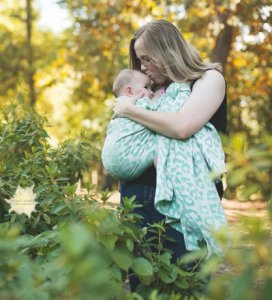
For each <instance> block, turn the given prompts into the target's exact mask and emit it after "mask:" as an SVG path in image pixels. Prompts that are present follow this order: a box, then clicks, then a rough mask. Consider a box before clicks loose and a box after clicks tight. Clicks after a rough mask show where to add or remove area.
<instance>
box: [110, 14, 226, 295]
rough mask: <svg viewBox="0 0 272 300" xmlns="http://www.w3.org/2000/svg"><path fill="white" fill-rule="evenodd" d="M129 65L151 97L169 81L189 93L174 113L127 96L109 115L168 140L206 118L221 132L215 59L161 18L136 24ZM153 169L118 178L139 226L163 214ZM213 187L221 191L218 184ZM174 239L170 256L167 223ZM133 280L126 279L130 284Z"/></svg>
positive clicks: (180, 246) (181, 249) (222, 98)
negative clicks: (146, 81)
mask: <svg viewBox="0 0 272 300" xmlns="http://www.w3.org/2000/svg"><path fill="white" fill-rule="evenodd" d="M130 67H131V68H132V69H136V70H141V71H142V72H143V73H145V74H146V75H147V76H149V77H150V79H151V80H152V82H153V85H154V86H153V91H154V96H153V100H156V99H159V97H160V96H161V94H162V93H163V92H164V91H165V89H166V88H167V87H168V86H169V84H170V83H172V82H189V83H190V84H191V90H192V93H191V95H190V96H189V98H188V100H187V101H186V103H185V104H184V105H183V106H182V108H181V109H180V110H179V111H178V112H154V111H148V110H145V109H143V108H141V107H137V106H135V103H133V102H129V101H118V100H117V102H116V105H115V109H114V117H126V118H129V119H131V120H133V121H135V122H138V123H140V124H142V125H143V126H145V127H147V128H149V129H151V130H153V131H155V132H157V133H159V134H161V135H165V136H168V137H170V138H173V139H186V138H187V137H190V136H192V135H193V134H195V133H196V132H197V131H198V130H199V129H200V128H202V127H203V126H204V125H205V124H206V123H207V122H210V123H212V124H213V126H214V127H215V128H216V129H217V130H218V131H221V132H225V131H226V84H225V80H224V77H223V75H222V74H221V67H220V65H219V64H218V63H205V62H203V61H202V60H201V58H200V56H199V54H198V52H197V51H196V50H195V49H194V48H193V47H191V46H190V45H189V44H188V43H187V42H186V41H185V40H184V38H183V37H182V35H181V34H180V32H179V31H178V30H177V28H176V27H175V26H174V25H172V24H171V23H169V22H168V21H165V20H155V21H152V22H150V23H148V24H146V25H144V26H143V27H141V28H140V29H139V30H138V31H137V32H136V33H135V35H134V37H133V38H132V40H131V42H130ZM155 188H156V170H155V168H154V167H151V168H150V169H148V170H147V171H146V172H145V173H144V174H143V175H142V176H140V177H139V178H137V179H135V180H133V181H130V182H121V188H120V192H121V199H122V198H123V197H125V196H127V197H130V196H133V195H136V198H137V201H138V202H140V203H141V204H142V205H143V207H141V208H138V209H137V213H140V214H141V215H142V216H143V217H144V220H143V222H142V226H146V224H148V223H153V222H158V221H160V220H162V219H164V216H163V215H161V214H159V213H158V212H157V211H156V209H155V208H154V197H155ZM216 188H217V191H218V194H219V196H220V197H222V195H223V187H222V183H221V182H220V183H218V184H217V186H216ZM166 234H167V235H168V236H169V237H171V238H172V239H174V240H175V241H176V242H175V243H171V242H169V243H168V244H167V245H166V247H167V248H170V249H171V250H172V251H173V253H174V254H173V258H174V259H176V258H178V257H180V256H182V255H183V254H184V253H185V252H186V248H185V245H184V238H183V235H182V234H181V233H180V232H178V231H176V230H175V229H173V228H171V229H169V230H168V231H167V233H166ZM136 285H137V281H134V280H132V281H131V289H132V290H134V289H135V288H136Z"/></svg>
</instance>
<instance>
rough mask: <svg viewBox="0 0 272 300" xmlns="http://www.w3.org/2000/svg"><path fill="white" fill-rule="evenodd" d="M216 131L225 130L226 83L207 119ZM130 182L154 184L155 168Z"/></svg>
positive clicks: (192, 84)
mask: <svg viewBox="0 0 272 300" xmlns="http://www.w3.org/2000/svg"><path fill="white" fill-rule="evenodd" d="M195 82H196V81H193V82H192V83H191V84H190V88H191V90H192V89H193V86H194V84H195ZM209 122H210V123H211V124H212V125H213V126H214V127H215V128H216V130H217V131H218V132H222V133H226V130H227V85H226V92H225V96H224V99H223V102H222V103H221V105H220V106H219V108H218V110H217V111H216V112H215V114H214V115H213V116H212V118H211V119H210V121H209ZM129 183H132V184H144V185H150V186H156V169H155V167H154V166H152V167H150V168H149V169H147V170H146V171H145V172H144V173H143V174H142V175H141V176H140V177H138V178H136V179H134V180H132V181H130V182H129Z"/></svg>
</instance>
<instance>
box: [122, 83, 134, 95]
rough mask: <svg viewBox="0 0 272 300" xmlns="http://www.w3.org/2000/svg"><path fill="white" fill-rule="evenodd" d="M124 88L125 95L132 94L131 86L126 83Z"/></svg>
mask: <svg viewBox="0 0 272 300" xmlns="http://www.w3.org/2000/svg"><path fill="white" fill-rule="evenodd" d="M124 90H125V94H126V96H132V95H133V93H132V88H131V86H129V85H126V86H125V89H124Z"/></svg>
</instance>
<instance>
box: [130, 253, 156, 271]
mask: <svg viewBox="0 0 272 300" xmlns="http://www.w3.org/2000/svg"><path fill="white" fill-rule="evenodd" d="M131 268H132V270H133V271H134V272H135V273H136V274H137V275H139V276H151V275H153V268H152V265H151V264H150V262H149V261H148V260H147V259H145V258H143V257H138V258H136V259H134V261H133V264H132V266H131Z"/></svg>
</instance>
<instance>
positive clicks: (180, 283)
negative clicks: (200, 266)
mask: <svg viewBox="0 0 272 300" xmlns="http://www.w3.org/2000/svg"><path fill="white" fill-rule="evenodd" d="M175 285H176V286H177V287H179V288H181V289H188V287H189V284H188V282H187V280H186V279H185V278H182V277H178V279H176V280H175Z"/></svg>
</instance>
